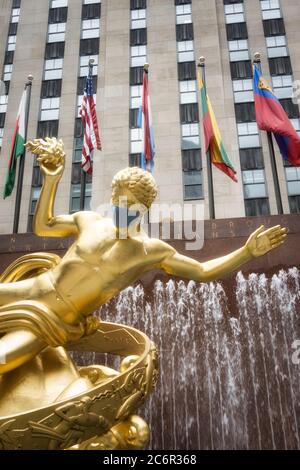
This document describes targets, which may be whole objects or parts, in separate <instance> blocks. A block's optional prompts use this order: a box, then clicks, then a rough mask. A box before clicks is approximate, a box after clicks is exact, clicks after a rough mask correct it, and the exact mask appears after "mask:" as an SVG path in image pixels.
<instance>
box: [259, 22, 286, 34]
mask: <svg viewBox="0 0 300 470" xmlns="http://www.w3.org/2000/svg"><path fill="white" fill-rule="evenodd" d="M263 25H264V33H265V36H266V37H269V36H283V35H285V26H284V21H283V18H278V19H274V20H265V21H263Z"/></svg>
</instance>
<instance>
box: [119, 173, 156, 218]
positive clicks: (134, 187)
mask: <svg viewBox="0 0 300 470" xmlns="http://www.w3.org/2000/svg"><path fill="white" fill-rule="evenodd" d="M122 189H128V190H129V191H130V192H131V193H132V194H133V195H134V196H135V197H136V198H137V200H138V201H139V202H140V203H141V204H143V205H144V206H146V207H147V208H148V209H149V208H150V206H151V204H152V202H153V201H154V199H155V198H156V195H157V185H156V183H155V180H154V178H153V176H152V175H151V174H150V173H149V172H148V171H144V170H142V169H141V168H138V167H136V166H134V167H131V168H125V169H124V170H121V171H119V172H118V173H117V174H116V175H115V176H114V178H113V181H112V203H113V204H114V205H118V204H119V197H120V191H122Z"/></svg>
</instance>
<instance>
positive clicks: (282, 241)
mask: <svg viewBox="0 0 300 470" xmlns="http://www.w3.org/2000/svg"><path fill="white" fill-rule="evenodd" d="M284 241H285V237H278V238H276V239H274V240H272V241H271V245H272V246H274V245H277V244H278V243H284Z"/></svg>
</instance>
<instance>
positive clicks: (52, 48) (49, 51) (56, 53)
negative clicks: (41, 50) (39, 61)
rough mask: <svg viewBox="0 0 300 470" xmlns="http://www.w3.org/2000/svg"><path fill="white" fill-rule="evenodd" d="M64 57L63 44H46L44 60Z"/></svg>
mask: <svg viewBox="0 0 300 470" xmlns="http://www.w3.org/2000/svg"><path fill="white" fill-rule="evenodd" d="M64 55H65V43H64V42H52V43H49V44H46V50H45V59H46V60H47V59H63V57H64Z"/></svg>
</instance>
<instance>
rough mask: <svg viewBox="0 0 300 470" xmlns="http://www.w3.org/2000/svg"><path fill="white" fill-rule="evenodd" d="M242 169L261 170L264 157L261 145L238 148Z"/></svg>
mask: <svg viewBox="0 0 300 470" xmlns="http://www.w3.org/2000/svg"><path fill="white" fill-rule="evenodd" d="M240 160H241V168H242V170H261V169H263V168H264V157H263V151H262V148H261V147H257V148H247V149H240Z"/></svg>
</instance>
